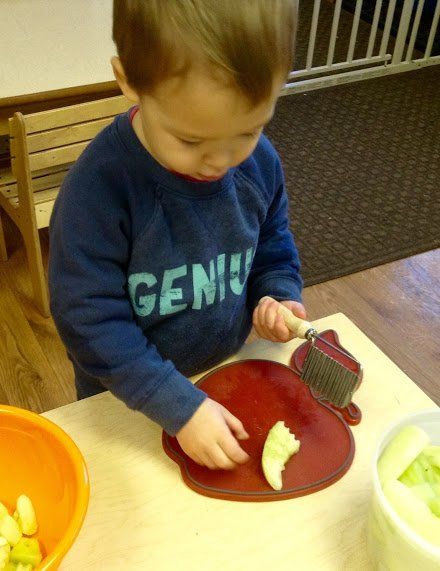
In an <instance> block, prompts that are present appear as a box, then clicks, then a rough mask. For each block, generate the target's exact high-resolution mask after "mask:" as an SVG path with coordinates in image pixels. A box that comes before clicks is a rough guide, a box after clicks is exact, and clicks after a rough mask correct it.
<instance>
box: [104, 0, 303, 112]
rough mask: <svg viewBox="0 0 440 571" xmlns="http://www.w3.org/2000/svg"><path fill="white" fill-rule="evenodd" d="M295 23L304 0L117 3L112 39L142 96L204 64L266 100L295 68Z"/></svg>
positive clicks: (124, 0)
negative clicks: (196, 64) (276, 82)
mask: <svg viewBox="0 0 440 571" xmlns="http://www.w3.org/2000/svg"><path fill="white" fill-rule="evenodd" d="M296 21H297V0H114V2H113V40H114V42H115V44H116V47H117V50H118V55H119V58H120V60H121V63H122V66H123V68H124V71H125V74H126V76H127V80H128V83H129V84H130V85H131V87H132V88H133V89H135V91H137V92H138V93H139V94H142V93H146V92H150V93H151V92H153V91H154V89H155V87H156V86H157V85H158V84H159V83H160V82H161V81H164V80H165V79H168V78H170V77H172V76H179V75H180V76H184V75H185V74H186V72H187V71H188V70H189V69H190V67H191V65H193V64H194V61H200V62H201V63H202V64H204V65H205V66H206V65H208V70H209V69H211V70H213V71H214V70H215V71H217V72H218V71H220V72H221V73H222V75H223V76H225V77H227V78H228V79H229V80H232V83H233V84H235V85H236V86H237V87H238V89H239V90H240V91H241V92H242V93H243V94H244V95H246V96H247V98H248V99H249V101H250V102H251V103H253V104H257V103H260V102H261V101H263V100H265V99H266V98H267V97H269V95H270V93H271V91H272V89H273V81H274V78H275V77H276V76H277V75H279V76H280V77H282V78H283V77H286V78H287V74H288V73H289V71H290V70H291V66H292V60H293V50H294V38H295V31H296Z"/></svg>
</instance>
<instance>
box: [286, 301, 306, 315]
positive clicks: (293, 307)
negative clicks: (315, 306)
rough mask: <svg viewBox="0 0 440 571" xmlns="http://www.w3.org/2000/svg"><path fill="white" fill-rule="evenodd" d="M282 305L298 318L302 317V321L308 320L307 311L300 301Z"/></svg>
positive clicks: (287, 302)
mask: <svg viewBox="0 0 440 571" xmlns="http://www.w3.org/2000/svg"><path fill="white" fill-rule="evenodd" d="M281 303H282V304H283V305H285V306H286V307H287V308H288V309H290V311H292V312H293V313H294V314H295V315H296V316H297V317H300V318H301V319H306V318H307V315H306V309H305V307H304V306H303V304H302V303H300V302H299V301H291V300H287V301H283V302H281Z"/></svg>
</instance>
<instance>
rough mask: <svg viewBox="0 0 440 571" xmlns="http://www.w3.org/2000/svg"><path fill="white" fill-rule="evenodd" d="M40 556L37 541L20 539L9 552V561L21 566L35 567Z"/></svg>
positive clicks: (27, 538)
mask: <svg viewBox="0 0 440 571" xmlns="http://www.w3.org/2000/svg"><path fill="white" fill-rule="evenodd" d="M41 560H42V556H41V551H40V545H39V543H38V540H37V539H35V538H33V537H22V538H21V539H20V541H19V542H18V543H17V544H16V545H15V546H14V547H13V548H12V550H11V561H12V562H13V563H21V564H22V565H32V567H35V566H37V565H38V564H39V563H41Z"/></svg>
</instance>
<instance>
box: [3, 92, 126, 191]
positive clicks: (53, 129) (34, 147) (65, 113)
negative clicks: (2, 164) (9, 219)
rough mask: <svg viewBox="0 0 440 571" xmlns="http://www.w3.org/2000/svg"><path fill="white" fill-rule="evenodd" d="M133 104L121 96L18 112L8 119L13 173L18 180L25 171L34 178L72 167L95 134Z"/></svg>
mask: <svg viewBox="0 0 440 571" xmlns="http://www.w3.org/2000/svg"><path fill="white" fill-rule="evenodd" d="M130 105H132V103H130V102H129V101H128V99H126V98H125V97H124V96H123V95H121V96H118V97H110V98H108V99H101V100H98V101H90V102H87V103H79V104H76V105H71V106H68V107H63V108H61V109H52V110H49V111H41V112H39V113H32V114H29V115H22V114H21V113H15V114H14V116H13V117H12V118H11V119H9V131H10V145H11V167H12V172H13V173H14V175H15V176H16V178H17V180H18V181H19V179H20V175H23V174H24V173H23V172H22V170H23V168H25V170H26V171H27V174H28V175H30V176H31V177H33V176H34V173H37V172H38V173H39V174H43V173H44V174H49V173H50V172H51V171H54V170H59V169H56V168H55V167H59V166H60V165H69V164H72V163H73V162H75V161H76V159H77V158H78V157H79V156H80V154H81V153H82V152H83V150H84V149H85V148H86V147H87V145H88V144H89V143H90V141H91V140H92V139H93V138H94V137H95V135H96V134H97V133H99V131H101V130H102V129H103V128H104V127H106V126H107V125H109V124H110V123H111V122H112V121H113V119H114V117H115V115H118V114H119V113H122V112H124V111H126V110H127V109H128V108H129V107H130ZM23 157H24V159H25V162H26V163H27V164H26V165H24V164H23Z"/></svg>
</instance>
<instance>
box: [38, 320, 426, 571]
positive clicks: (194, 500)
mask: <svg viewBox="0 0 440 571" xmlns="http://www.w3.org/2000/svg"><path fill="white" fill-rule="evenodd" d="M315 325H316V326H317V328H318V330H321V331H322V330H324V329H329V328H334V329H336V330H337V331H338V333H339V337H340V340H341V343H342V344H343V345H344V346H345V347H346V348H347V349H348V350H349V351H350V352H352V353H353V354H354V355H355V356H356V357H357V358H358V359H359V360H360V361H361V363H362V364H363V365H364V369H365V373H364V381H363V383H362V385H361V387H360V389H359V391H358V393H357V395H356V399H355V401H356V402H357V404H358V405H359V406H360V407H361V409H362V411H363V414H364V417H363V420H362V422H361V423H360V424H359V425H358V426H355V427H353V428H352V431H353V435H354V438H355V442H356V454H355V458H354V462H353V465H352V466H351V468H350V470H349V471H348V473H347V474H346V475H345V476H344V477H343V478H342V479H341V480H339V481H338V482H336V483H335V484H333V485H332V486H330V487H329V488H326V489H324V490H321V491H320V492H317V493H315V494H312V495H309V496H304V497H302V498H295V499H292V500H286V501H278V502H267V503H241V502H228V501H224V500H215V499H210V498H207V497H204V496H201V495H198V494H197V493H195V492H193V491H192V490H190V489H189V488H187V487H186V486H185V484H184V483H183V481H182V479H181V477H180V472H179V469H178V467H177V465H176V464H175V463H174V462H173V461H172V460H170V459H169V458H168V457H167V456H166V455H165V453H164V452H163V450H162V445H161V430H160V428H159V427H158V426H156V425H155V424H153V423H152V422H150V421H149V420H148V419H147V418H146V417H144V416H143V415H141V414H140V413H136V412H133V411H130V410H128V409H127V408H126V407H125V406H124V405H123V404H122V403H121V402H120V401H117V400H116V399H115V398H114V397H113V396H112V395H110V394H109V393H103V394H101V395H97V396H95V397H92V398H89V399H86V400H83V401H80V402H77V403H74V404H71V405H67V406H65V407H62V408H59V409H56V410H53V411H50V412H48V413H45V415H44V416H47V417H48V418H50V419H51V420H53V421H55V422H56V423H58V424H59V425H60V426H61V427H62V428H64V429H65V430H66V431H67V432H68V433H69V434H70V435H71V436H72V437H73V438H74V440H75V441H76V442H77V444H78V446H79V447H80V448H81V450H82V452H83V454H84V457H85V460H86V462H87V465H88V468H89V471H90V478H91V497H90V505H89V510H88V514H87V516H86V519H85V522H84V526H83V528H82V530H81V532H80V534H79V536H78V539H77V541H76V543H75V544H74V546H73V547H72V549H71V550H70V552H69V554H68V555H67V557H66V559H65V561H64V563H63V565H62V567H61V570H64V571H65V570H72V571H73V570H75V571H77V570H78V569H81V570H85V569H94V570H102V571H104V570H106V571H107V570H115V571H116V570H121V569H151V570H154V571H168V570H169V571H175V570H176V569H177V570H185V571H186V570H187V569H188V570H193V571H199V570H202V569H204V570H206V571H211V570H212V571H214V570H219V571H248V570H257V571H267V569H269V570H272V569H273V570H276V571H284V570H285V571H292V569H295V570H298V571H318V570H319V571H342V570H347V571H362V570H369V569H370V565H369V562H368V558H367V553H366V546H365V526H366V517H367V506H368V500H369V495H370V489H371V466H370V464H371V458H372V455H373V451H374V449H375V446H376V443H377V441H378V439H379V436H380V434H381V433H382V432H383V430H384V429H385V427H386V426H387V425H388V424H389V423H390V422H391V421H393V420H394V419H396V418H398V417H400V416H402V415H405V414H407V413H409V412H412V411H415V410H420V409H427V408H435V407H436V405H435V404H434V402H433V401H432V400H431V399H429V398H428V397H427V396H426V395H425V393H423V392H422V391H421V390H420V389H419V388H418V387H417V386H416V385H415V384H414V383H413V382H412V381H411V380H410V379H409V378H408V377H407V376H406V375H405V374H404V373H403V372H402V371H400V370H399V369H398V367H397V366H396V365H394V363H392V361H390V360H389V359H388V357H386V356H385V355H384V354H383V353H382V352H381V351H380V350H379V349H378V348H377V347H376V346H375V345H374V344H373V343H372V342H371V341H370V340H369V339H368V338H367V337H366V336H365V335H364V334H363V333H362V332H361V331H360V330H359V329H358V328H357V327H356V326H355V325H354V324H353V323H352V322H351V321H350V320H349V319H348V318H347V317H346V316H345V315H343V314H341V313H338V314H335V315H332V316H329V317H326V318H323V319H320V320H317V321H315ZM299 343H300V341H299V340H294V341H292V342H290V343H287V344H285V345H282V344H272V343H269V342H264V341H258V342H256V343H253V344H251V345H247V346H245V347H243V349H242V350H241V351H240V352H239V353H238V354H237V355H236V356H235V357H234V358H232V359H230V361H233V360H236V359H243V358H266V359H273V360H276V361H280V362H282V363H287V362H288V360H289V357H290V355H291V353H292V351H293V350H294V349H295V347H296V346H297V345H298V344H299ZM197 378H199V377H196V378H195V379H194V380H197Z"/></svg>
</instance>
